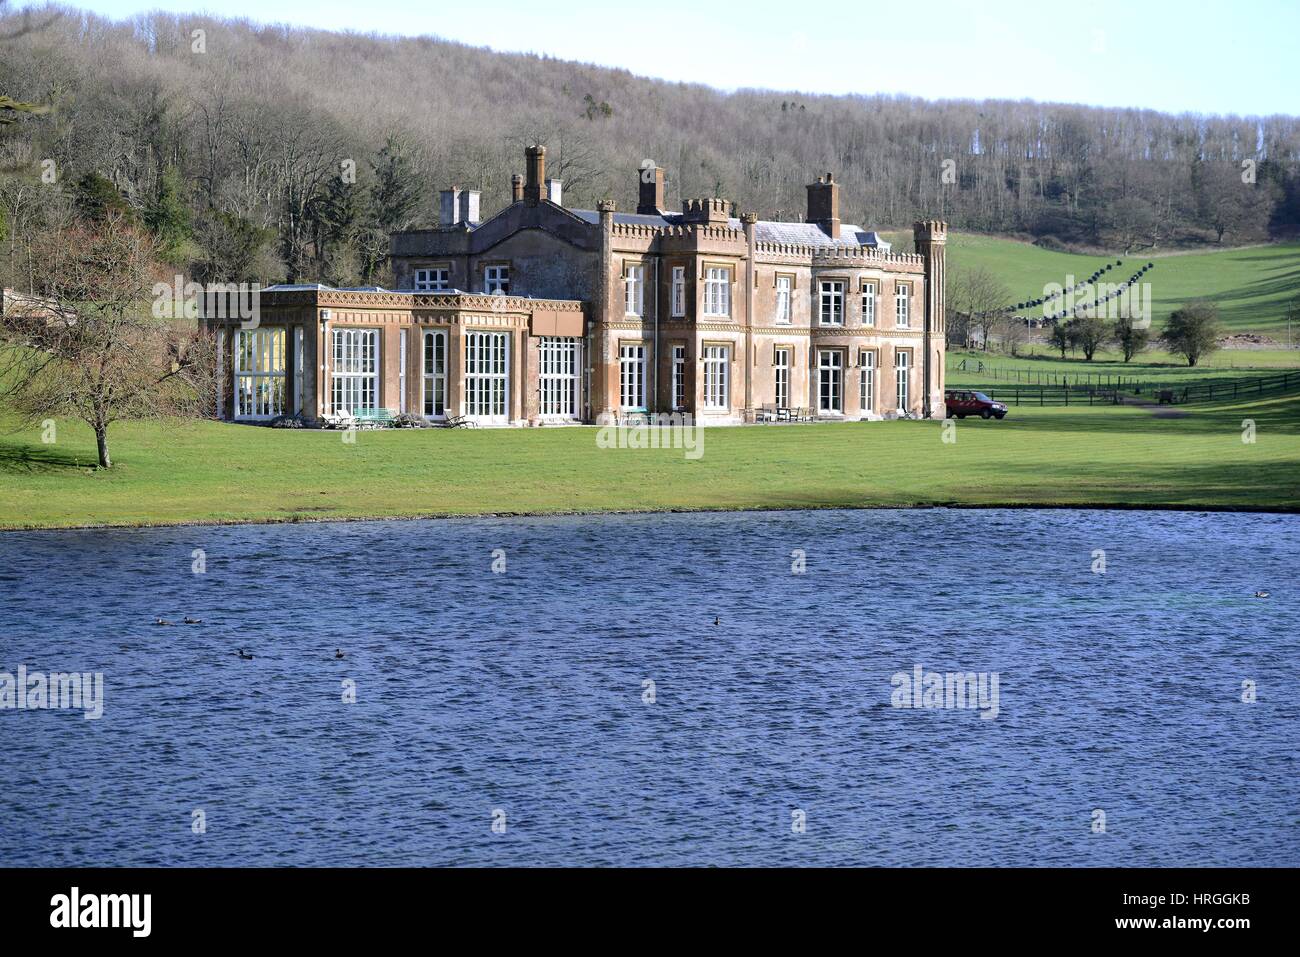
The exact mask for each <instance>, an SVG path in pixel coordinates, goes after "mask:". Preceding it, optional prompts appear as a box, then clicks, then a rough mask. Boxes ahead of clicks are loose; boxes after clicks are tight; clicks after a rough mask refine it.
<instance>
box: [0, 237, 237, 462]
mask: <svg viewBox="0 0 1300 957" xmlns="http://www.w3.org/2000/svg"><path fill="white" fill-rule="evenodd" d="M154 252H155V251H154V247H153V244H152V243H151V242H150V240H149V239H148V237H146V236H145V235H143V234H142V233H141V232H140V231H138V230H137V229H135V228H134V227H132V226H130V225H128V224H127V223H126V222H125V221H124V220H123V219H122V218H121V217H120V216H113V217H110V218H109V219H108V220H107V221H106V222H104V223H103V224H101V225H100V226H98V227H94V228H92V227H89V226H86V225H81V224H79V225H75V226H72V227H69V228H67V229H64V230H59V231H57V232H50V233H48V234H46V236H45V237H44V239H43V240H42V241H41V242H40V243H39V244H38V248H37V250H36V261H37V263H38V264H39V266H38V268H37V271H36V276H35V279H36V288H37V289H38V290H39V295H36V296H29V297H26V298H24V299H23V300H21V301H19V302H18V303H15V304H12V305H11V306H10V308H9V309H7V310H6V311H5V313H4V315H3V317H0V344H3V347H4V348H3V349H2V350H0V352H2V353H3V356H4V363H5V368H4V370H3V374H2V375H0V381H4V382H6V383H7V387H6V388H7V394H8V397H9V398H10V399H12V400H13V403H14V407H15V409H16V410H17V411H18V412H19V413H20V414H21V415H22V416H23V417H25V418H26V419H27V420H29V421H40V420H42V419H55V418H74V419H79V420H81V421H82V422H85V423H86V424H87V425H89V426H90V428H91V430H92V431H93V432H94V433H95V443H96V447H97V451H98V459H99V465H100V467H101V468H105V469H107V468H110V467H111V466H112V458H111V456H110V454H109V448H108V431H109V427H110V426H111V425H112V424H113V423H114V422H119V421H122V420H127V419H156V418H167V417H176V416H190V415H198V414H202V413H203V412H204V411H205V403H210V401H211V399H210V394H215V389H212V390H211V392H210V393H209V394H207V395H205V390H208V389H209V387H210V385H211V383H210V381H209V380H210V377H211V375H212V372H211V369H212V367H213V365H214V364H213V361H212V358H213V352H212V349H211V343H210V338H209V337H208V336H205V335H202V334H200V333H198V332H197V331H194V330H190V331H186V330H184V329H182V328H178V327H176V326H174V325H172V323H171V322H169V321H166V320H160V319H157V318H155V317H154V316H153V315H152V310H151V308H150V299H151V296H150V293H151V290H152V288H153V282H154V280H155V278H157V271H156V270H157V267H156V257H155V255H154Z"/></svg>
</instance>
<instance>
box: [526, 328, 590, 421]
mask: <svg viewBox="0 0 1300 957" xmlns="http://www.w3.org/2000/svg"><path fill="white" fill-rule="evenodd" d="M537 414H538V416H539V417H540V418H543V419H566V420H572V419H578V418H580V417H581V415H582V339H580V338H577V337H574V336H542V337H540V338H539V340H538V343H537Z"/></svg>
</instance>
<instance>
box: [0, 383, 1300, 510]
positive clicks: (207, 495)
mask: <svg viewBox="0 0 1300 957" xmlns="http://www.w3.org/2000/svg"><path fill="white" fill-rule="evenodd" d="M1245 418H1250V419H1253V420H1254V421H1255V423H1256V428H1257V431H1258V437H1257V441H1256V442H1255V443H1253V444H1245V443H1243V442H1242V440H1241V434H1242V420H1243V419H1245ZM58 434H59V442H58V443H57V444H53V445H42V444H41V442H40V438H39V435H38V434H37V433H35V432H27V433H19V434H14V433H12V432H7V431H6V432H4V433H0V527H3V528H20V527H28V528H47V527H67V526H79V525H99V524H108V525H121V524H127V525H131V524H166V523H184V522H223V521H303V520H312V519H345V518H361V517H376V518H380V517H403V516H420V515H469V514H482V513H522V512H528V513H562V512H571V511H591V512H599V511H611V510H669V509H745V508H806V507H837V506H842V507H866V506H896V505H936V504H965V505H997V504H1005V505H1079V506H1086V505H1105V506H1151V507H1157V506H1164V507H1204V508H1272V509H1296V508H1300V398H1297V397H1294V396H1291V397H1285V398H1274V399H1266V400H1262V401H1253V402H1243V403H1240V404H1236V405H1220V406H1214V407H1195V408H1192V409H1190V410H1189V411H1188V413H1187V414H1186V415H1184V416H1183V417H1180V418H1157V417H1155V416H1154V415H1153V414H1152V413H1151V412H1150V411H1147V410H1144V409H1140V408H1114V407H1106V408H1098V409H1088V408H1069V409H1063V408H1059V409H1053V408H1047V409H1027V410H1024V411H1023V412H1022V411H1020V410H1015V411H1013V414H1012V415H1011V416H1010V417H1009V418H1007V419H1006V420H1005V421H1003V422H981V421H978V420H966V421H964V422H962V423H960V424H959V425H958V427H957V431H956V435H957V441H956V442H955V443H953V444H945V443H943V442H942V441H941V427H940V424H939V423H938V422H881V423H861V424H859V423H848V424H841V425H802V426H767V427H753V428H719V429H712V430H708V431H707V432H706V435H705V440H704V454H703V457H702V458H700V459H698V460H694V461H692V460H688V459H686V458H685V456H684V455H683V453H682V451H681V450H680V449H677V450H673V449H601V448H598V447H597V445H596V431H595V430H594V429H592V428H570V429H537V430H531V429H530V430H455V431H451V430H425V431H418V432H411V431H387V432H363V433H361V434H360V435H359V436H358V437H357V441H356V444H355V445H348V444H345V443H344V442H343V441H341V438H340V434H339V433H318V432H295V431H273V430H270V429H263V428H253V427H248V426H236V425H226V424H218V423H201V424H195V425H188V426H182V427H163V426H159V425H156V424H128V425H122V426H116V427H115V428H114V434H113V440H114V458H115V461H116V462H117V465H115V467H114V468H113V469H112V470H111V471H108V472H96V471H94V470H93V469H90V468H88V465H89V464H90V463H92V462H93V461H94V443H93V439H92V437H91V435H90V433H89V431H88V430H86V429H84V428H83V427H79V426H77V425H74V424H66V423H65V424H63V425H61V427H60V429H59V433H58Z"/></svg>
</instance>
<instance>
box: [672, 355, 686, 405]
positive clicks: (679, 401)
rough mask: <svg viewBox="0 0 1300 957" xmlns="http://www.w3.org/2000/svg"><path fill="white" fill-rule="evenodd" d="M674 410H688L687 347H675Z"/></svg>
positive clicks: (673, 376)
mask: <svg viewBox="0 0 1300 957" xmlns="http://www.w3.org/2000/svg"><path fill="white" fill-rule="evenodd" d="M672 387H673V409H674V411H682V410H683V409H685V408H686V347H685V346H673V373H672Z"/></svg>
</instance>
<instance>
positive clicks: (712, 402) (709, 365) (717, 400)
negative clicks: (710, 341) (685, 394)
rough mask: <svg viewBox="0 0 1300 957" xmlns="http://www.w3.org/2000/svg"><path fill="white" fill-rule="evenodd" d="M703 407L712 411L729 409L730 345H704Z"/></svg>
mask: <svg viewBox="0 0 1300 957" xmlns="http://www.w3.org/2000/svg"><path fill="white" fill-rule="evenodd" d="M702 359H703V361H704V408H706V409H710V410H712V411H714V412H725V411H729V410H730V409H731V346H727V345H706V346H705V347H704V355H703V356H702Z"/></svg>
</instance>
